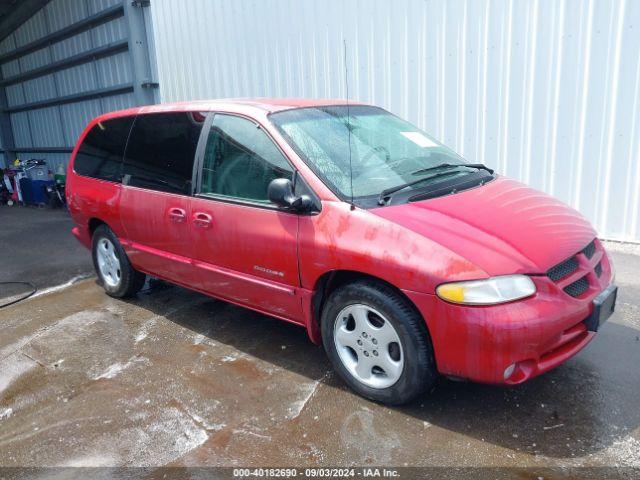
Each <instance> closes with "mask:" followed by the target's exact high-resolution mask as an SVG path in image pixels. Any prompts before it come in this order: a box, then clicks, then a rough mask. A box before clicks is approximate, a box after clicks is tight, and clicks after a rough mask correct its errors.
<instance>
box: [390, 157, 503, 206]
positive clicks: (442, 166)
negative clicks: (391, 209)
mask: <svg viewBox="0 0 640 480" xmlns="http://www.w3.org/2000/svg"><path fill="white" fill-rule="evenodd" d="M458 167H471V168H477V169H479V170H480V169H481V170H486V171H488V172H489V173H493V170H492V169H490V168H489V167H487V166H486V165H483V164H481V163H458V164H456V163H441V164H439V165H435V166H433V167H427V168H421V169H420V170H416V171H414V172H411V175H416V174H418V173H424V172H431V171H433V170H440V169H446V170H445V171H444V172H440V173H436V174H434V175H429V176H428V177H422V178H418V179H417V180H413V181H411V182H407V183H403V184H401V185H397V186H395V187H391V188H385V189H384V190H383V191H382V192H380V195H379V196H378V205H384V204H385V203H386V201H385V200H386V199H387V198H388V197H389V196H391V195H393V194H394V193H396V192H399V191H400V190H404V189H405V188H407V187H412V186H413V185H417V184H418V183H422V182H424V181H425V180H431V179H432V178H438V177H443V176H445V175H451V174H452V173H454V172H450V171H449V170H451V169H453V168H458Z"/></svg>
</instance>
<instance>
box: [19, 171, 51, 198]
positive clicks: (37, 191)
mask: <svg viewBox="0 0 640 480" xmlns="http://www.w3.org/2000/svg"><path fill="white" fill-rule="evenodd" d="M47 185H53V180H31V179H30V178H21V179H20V191H21V192H22V201H23V202H24V203H25V204H27V205H44V204H47V203H48V202H49V198H48V197H47V194H46V186H47Z"/></svg>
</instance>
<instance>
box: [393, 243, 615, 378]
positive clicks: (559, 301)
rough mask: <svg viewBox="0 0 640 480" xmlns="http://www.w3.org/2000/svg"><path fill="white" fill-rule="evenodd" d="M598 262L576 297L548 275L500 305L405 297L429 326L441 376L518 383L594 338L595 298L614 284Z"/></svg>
mask: <svg viewBox="0 0 640 480" xmlns="http://www.w3.org/2000/svg"><path fill="white" fill-rule="evenodd" d="M602 258H603V261H602V268H603V271H602V274H601V275H600V277H598V278H595V277H594V278H593V279H592V280H593V283H592V286H591V287H590V288H589V290H588V291H587V292H585V293H584V294H583V295H580V296H579V297H578V298H574V297H572V296H570V295H569V294H567V293H565V292H564V291H563V290H562V288H561V286H559V285H558V284H556V283H554V282H553V281H552V280H551V279H549V278H548V277H546V276H533V277H532V279H533V281H534V283H535V284H536V287H537V292H536V294H535V295H533V296H532V297H529V298H527V299H524V300H520V301H516V302H512V303H506V304H502V305H494V306H481V307H478V306H465V305H455V304H451V303H448V302H445V301H443V300H441V299H440V298H438V297H437V296H435V295H429V294H422V293H416V292H411V291H405V294H406V295H407V296H408V297H409V298H410V299H411V300H412V301H413V302H414V303H415V305H416V306H417V307H418V309H419V310H420V312H421V313H422V315H423V317H424V319H425V321H426V323H427V327H428V329H429V333H430V335H431V340H432V343H433V347H434V353H435V359H436V365H437V367H438V371H439V372H440V373H442V374H443V375H449V376H454V377H462V378H466V379H469V380H473V381H476V382H482V383H500V384H517V383H522V382H524V381H526V380H528V379H530V378H532V377H535V376H537V375H540V374H542V373H544V372H547V371H549V370H551V369H552V368H554V367H556V366H558V365H560V364H561V363H563V362H565V361H566V360H568V359H569V358H571V357H572V356H574V355H575V354H576V353H578V352H579V351H580V350H582V349H583V348H584V347H585V346H586V345H587V344H588V343H589V342H590V341H591V340H592V339H593V337H594V336H595V332H593V331H589V330H588V328H587V323H586V322H587V320H588V319H589V317H590V315H591V313H592V311H593V300H594V298H595V297H596V296H597V295H598V294H599V293H600V292H602V291H603V290H605V289H606V288H607V286H608V285H609V283H610V282H611V280H612V275H611V266H610V263H609V259H608V257H607V256H606V255H603V256H602ZM514 364H515V367H514V368H513V371H512V372H511V373H510V374H509V375H507V378H505V370H506V369H507V368H508V367H509V366H511V365H514ZM508 373H509V372H508Z"/></svg>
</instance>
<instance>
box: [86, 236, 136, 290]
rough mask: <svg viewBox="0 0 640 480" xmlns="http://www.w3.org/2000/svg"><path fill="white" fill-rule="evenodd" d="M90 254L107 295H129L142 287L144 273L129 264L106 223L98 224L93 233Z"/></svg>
mask: <svg viewBox="0 0 640 480" xmlns="http://www.w3.org/2000/svg"><path fill="white" fill-rule="evenodd" d="M92 256H93V265H94V267H95V269H96V273H97V274H98V278H99V279H100V283H102V286H103V288H104V290H105V292H107V294H108V295H110V296H112V297H116V298H125V297H130V296H132V295H135V294H136V293H137V292H138V291H139V290H140V289H141V288H142V287H143V285H144V281H145V279H146V276H145V274H144V273H141V272H138V271H137V270H135V269H134V268H133V267H132V266H131V263H130V262H129V258H127V254H126V253H125V251H124V249H123V248H122V245H120V242H119V241H118V238H117V237H116V236H115V234H114V233H113V232H112V231H111V229H110V228H109V227H107V226H106V225H100V226H99V227H98V228H96V231H95V232H94V233H93V240H92Z"/></svg>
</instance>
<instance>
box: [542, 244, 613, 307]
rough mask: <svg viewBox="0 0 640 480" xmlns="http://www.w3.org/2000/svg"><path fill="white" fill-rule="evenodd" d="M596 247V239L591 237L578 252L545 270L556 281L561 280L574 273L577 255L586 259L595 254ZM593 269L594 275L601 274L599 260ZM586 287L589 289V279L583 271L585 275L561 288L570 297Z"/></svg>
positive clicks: (577, 294) (576, 266)
mask: <svg viewBox="0 0 640 480" xmlns="http://www.w3.org/2000/svg"><path fill="white" fill-rule="evenodd" d="M597 248H598V247H597V245H596V240H595V239H593V240H592V241H591V242H589V244H588V245H587V246H586V247H584V248H583V249H582V250H580V251H579V252H578V253H576V254H575V255H573V256H571V257H569V258H567V259H566V260H564V261H563V262H561V263H559V264H557V265H555V266H553V267H551V268H550V269H549V270H548V271H547V276H548V277H549V278H550V279H551V280H553V281H554V282H556V283H557V282H559V281H561V280H562V279H563V278H566V277H568V276H569V275H571V274H573V273H575V272H576V271H577V270H578V268H579V262H578V255H580V254H582V255H584V256H585V257H587V258H588V259H591V258H593V256H594V255H595V254H596V250H597ZM593 271H594V273H595V274H596V276H597V277H598V278H599V277H600V276H601V275H602V264H601V263H600V262H599V263H598V264H597V265H596V266H595V267H594V269H593ZM588 289H589V279H588V276H587V275H586V272H585V275H584V276H583V277H582V278H580V279H578V280H576V281H575V282H573V283H571V284H569V285H567V286H566V287H564V289H563V290H564V291H565V292H566V293H567V294H568V295H571V296H572V297H579V296H580V295H582V294H583V293H584V292H586V291H587V290H588Z"/></svg>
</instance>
